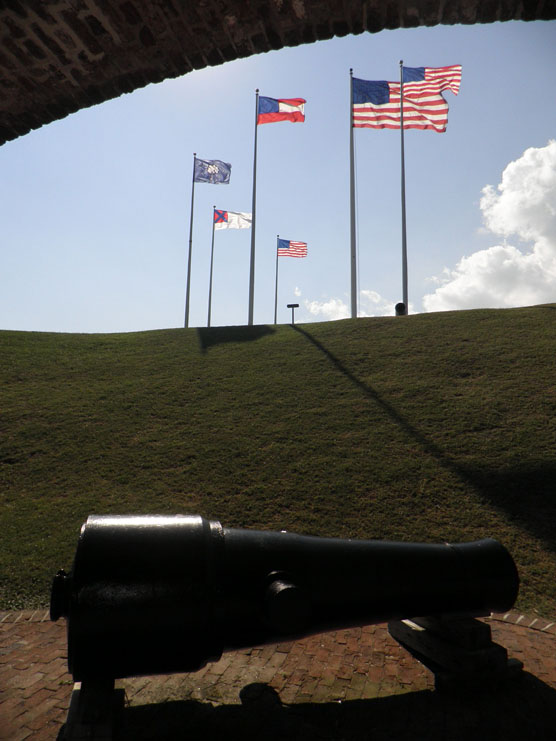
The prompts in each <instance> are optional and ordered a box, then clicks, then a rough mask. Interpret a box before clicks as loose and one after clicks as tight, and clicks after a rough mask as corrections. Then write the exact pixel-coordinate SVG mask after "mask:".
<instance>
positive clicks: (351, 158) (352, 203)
mask: <svg viewBox="0 0 556 741" xmlns="http://www.w3.org/2000/svg"><path fill="white" fill-rule="evenodd" d="M354 159H355V158H354V142H353V70H352V69H350V71H349V201H350V225H351V259H350V262H351V318H352V319H355V318H356V317H357V258H356V252H357V245H356V240H355V164H354Z"/></svg>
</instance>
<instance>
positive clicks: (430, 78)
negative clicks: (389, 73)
mask: <svg viewBox="0 0 556 741" xmlns="http://www.w3.org/2000/svg"><path fill="white" fill-rule="evenodd" d="M402 78H403V127H404V129H432V130H433V131H438V132H439V133H440V132H443V131H446V125H447V123H448V103H447V102H446V100H445V99H444V96H443V95H442V92H443V91H444V90H451V91H452V92H453V93H454V94H455V95H457V94H458V92H459V87H460V83H461V65H460V64H455V65H451V66H449V67H403V72H402ZM400 125H401V117H400V83H399V82H386V81H384V80H376V81H375V80H359V79H357V78H355V77H354V78H353V127H354V128H369V129H399V128H400Z"/></svg>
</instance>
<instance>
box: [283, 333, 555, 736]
mask: <svg viewBox="0 0 556 741" xmlns="http://www.w3.org/2000/svg"><path fill="white" fill-rule="evenodd" d="M293 329H294V330H295V331H296V332H299V334H301V335H303V336H304V337H305V338H306V339H307V340H308V341H309V342H311V343H312V344H313V345H314V346H315V347H316V348H317V349H318V350H319V351H320V352H322V353H323V354H324V355H325V356H326V357H327V358H328V360H329V361H330V362H331V363H332V364H333V365H334V366H335V367H336V368H337V369H338V371H339V372H340V373H342V374H343V375H344V376H345V377H346V378H347V379H349V380H350V381H351V382H352V383H353V384H354V385H355V386H357V387H358V388H359V389H360V390H361V392H362V393H363V394H364V396H366V397H367V398H368V399H369V400H370V401H372V402H373V403H375V404H376V405H377V406H379V407H380V408H382V410H383V411H384V413H385V414H387V415H388V416H389V417H390V419H392V421H393V422H394V423H395V424H397V425H399V427H400V428H401V429H402V430H404V432H405V433H406V434H407V435H408V436H409V437H411V438H412V439H413V440H414V441H415V442H416V443H417V444H418V445H419V446H420V448H421V449H422V450H423V452H425V453H427V454H428V455H429V456H431V457H432V458H434V459H436V461H437V463H438V464H439V465H440V466H443V467H444V468H445V469H447V470H449V471H451V473H452V474H454V475H455V476H456V477H458V478H459V479H460V481H462V482H464V483H465V484H467V485H470V486H472V487H473V488H474V489H475V490H476V491H477V492H478V493H479V494H480V495H481V496H482V497H483V498H484V499H485V500H487V501H489V502H490V503H491V504H492V505H494V506H495V507H497V508H498V509H499V510H501V511H503V512H505V513H506V514H507V515H509V516H510V518H511V519H515V520H518V521H519V522H520V524H522V525H523V526H524V527H525V528H527V530H529V532H530V533H531V534H532V535H534V536H535V537H537V538H539V539H540V540H542V541H543V543H545V545H546V547H547V548H549V549H550V550H552V551H555V550H556V484H555V482H556V462H555V463H554V465H548V466H547V464H546V462H545V461H539V462H538V464H536V463H535V462H534V461H530V462H529V463H528V464H525V463H524V464H523V465H520V466H519V468H518V469H516V470H508V469H506V470H504V471H498V470H491V469H488V468H485V469H479V468H474V467H472V466H465V465H461V464H460V463H458V462H457V461H455V460H454V459H453V458H452V457H451V456H450V455H449V454H448V453H446V451H444V450H442V448H440V447H439V446H438V445H437V444H436V443H434V442H433V441H432V440H430V439H429V438H428V437H427V436H426V435H424V434H423V433H422V432H421V431H420V430H418V429H417V428H416V427H415V426H414V425H413V424H411V422H409V421H408V420H407V419H406V418H405V417H404V416H403V415H402V414H401V413H400V412H399V411H398V410H397V409H396V408H395V407H394V406H393V405H392V404H391V403H389V402H388V401H386V400H385V399H383V398H382V397H381V396H380V394H379V393H378V392H377V391H376V390H375V389H374V388H373V387H372V386H371V385H370V384H368V383H365V382H363V381H361V380H360V379H359V378H357V377H356V376H355V375H354V374H353V373H352V372H351V371H350V370H348V369H347V368H346V367H345V366H344V365H343V364H342V362H341V361H340V360H339V359H338V358H337V357H336V356H335V355H334V354H333V353H331V352H330V350H328V349H327V348H326V347H325V346H324V345H323V344H322V343H321V342H319V340H317V339H316V338H315V337H313V336H312V335H311V334H310V333H309V332H308V331H307V330H306V329H303V328H302V327H300V326H299V325H295V326H294V327H293ZM555 738H556V736H555Z"/></svg>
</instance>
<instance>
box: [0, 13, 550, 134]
mask: <svg viewBox="0 0 556 741" xmlns="http://www.w3.org/2000/svg"><path fill="white" fill-rule="evenodd" d="M554 18H556V5H555V4H554V3H551V2H545V0H493V1H492V2H488V3H486V2H484V0H258V2H253V1H251V2H247V1H246V0H196V1H195V2H193V1H190V2H186V1H185V0H164V1H163V2H155V1H154V0H115V1H114V2H107V1H106V0H77V1H76V0H44V1H43V2H37V0H9V2H6V3H1V4H0V144H3V143H4V142H6V141H9V140H11V139H15V138H16V137H18V136H22V135H23V134H26V133H28V132H29V131H31V130H32V129H36V128H38V127H40V126H43V125H44V124H47V123H50V122H51V121H56V120H58V119H60V118H63V117H64V116H67V115H68V114H70V113H73V112H74V111H77V110H80V109H81V108H86V107H88V106H91V105H95V104H96V103H101V102H103V101H105V100H109V99H111V98H116V97H118V96H119V95H121V94H122V93H128V92H131V91H132V90H135V89H136V88H140V87H143V86H144V85H147V84H148V83H150V82H160V81H162V80H164V79H166V78H169V77H178V76H180V75H183V74H185V73H187V72H191V71H192V70H194V69H202V68H203V67H208V66H213V65H218V64H223V63H224V62H228V61H231V60H233V59H239V58H241V57H248V56H251V55H253V54H260V53H262V52H266V51H270V50H275V49H281V48H284V47H287V46H298V45H300V44H308V43H312V42H314V41H319V40H325V39H330V38H332V37H334V36H346V35H348V34H359V33H363V32H365V31H368V32H371V33H376V32H378V31H381V30H383V29H395V28H413V27H417V26H434V25H438V24H447V25H449V24H455V23H462V24H463V23H466V24H473V23H492V22H494V21H505V20H524V21H529V20H552V19H554Z"/></svg>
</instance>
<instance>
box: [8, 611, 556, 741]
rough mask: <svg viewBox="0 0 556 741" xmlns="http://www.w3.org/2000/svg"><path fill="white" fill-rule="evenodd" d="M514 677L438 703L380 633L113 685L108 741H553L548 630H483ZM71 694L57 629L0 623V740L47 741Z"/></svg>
mask: <svg viewBox="0 0 556 741" xmlns="http://www.w3.org/2000/svg"><path fill="white" fill-rule="evenodd" d="M488 621H489V622H490V624H491V628H492V633H493V639H494V640H495V641H496V642H497V643H500V644H501V645H503V646H504V647H505V648H507V649H508V653H509V655H510V657H512V658H516V659H520V660H521V661H522V662H523V663H524V672H523V676H522V677H520V678H519V679H517V680H512V681H509V682H507V683H506V684H503V685H496V686H490V685H489V684H487V685H486V687H485V686H482V687H481V688H480V689H479V690H477V691H476V692H470V691H469V690H468V689H467V690H465V691H461V692H458V691H456V692H454V691H452V692H450V693H447V694H446V693H438V692H435V691H433V687H434V681H433V677H432V675H431V674H430V672H428V670H427V669H425V668H424V667H423V666H422V665H421V664H420V663H419V662H417V661H416V660H415V659H413V658H412V657H411V656H410V655H409V654H408V653H407V652H406V651H405V650H404V649H403V648H401V646H399V644H397V643H396V642H395V641H394V640H393V639H392V638H391V637H390V636H389V634H388V632H387V629H386V626H385V625H376V626H366V627H364V628H356V629H351V630H344V631H336V632H333V633H327V634H323V635H318V636H312V637H310V638H307V639H304V640H302V641H296V642H292V643H283V644H278V645H274V646H265V647H261V648H253V649H250V650H244V651H237V652H233V653H228V654H224V656H223V657H222V659H221V660H220V661H218V662H216V663H213V664H208V665H207V666H206V667H205V668H204V669H202V670H201V671H199V672H196V673H194V674H175V675H168V676H161V677H139V678H133V679H126V680H122V681H120V682H119V686H120V687H123V689H124V690H125V696H126V707H125V709H124V711H123V715H122V727H121V731H120V735H119V738H121V739H133V740H134V741H136V740H137V741H139V740H140V739H176V738H181V737H182V736H183V737H185V736H186V735H187V738H191V739H196V738H203V739H204V738H217V737H221V736H223V735H224V734H225V735H226V737H228V738H230V737H232V738H233V737H235V736H241V737H242V738H243V739H251V738H252V739H259V738H265V739H281V738H284V739H286V738H287V739H296V738H299V739H303V740H304V741H305V739H335V741H340V739H371V738H372V739H373V740H375V739H396V740H397V741H400V740H404V739H415V740H416V739H419V740H422V739H449V740H450V741H453V739H464V738H465V739H468V738H469V736H470V734H471V733H473V736H474V737H475V739H488V741H494V740H496V739H499V738H500V739H504V740H505V741H506V740H508V739H509V740H511V739H518V738H519V739H523V738H529V737H531V738H532V737H534V738H535V739H547V741H548V740H550V741H554V739H555V738H556V625H555V623H551V622H550V621H548V620H544V619H541V618H531V617H528V616H524V615H521V614H520V613H516V612H511V613H508V614H506V615H496V616H492V617H491V618H489V619H488ZM72 687H73V683H72V678H71V676H70V675H69V674H68V673H67V668H66V637H65V626H64V623H63V621H59V622H58V623H51V622H50V621H49V619H48V613H46V612H44V611H35V612H23V613H3V614H1V613H0V739H1V740H2V741H23V739H41V740H42V739H56V737H57V735H58V733H59V731H60V728H61V727H62V725H63V723H64V720H65V717H66V714H67V710H68V706H69V700H70V695H71V691H72Z"/></svg>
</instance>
